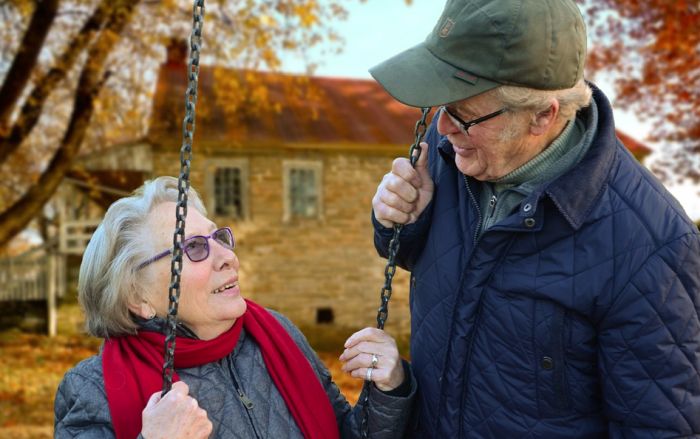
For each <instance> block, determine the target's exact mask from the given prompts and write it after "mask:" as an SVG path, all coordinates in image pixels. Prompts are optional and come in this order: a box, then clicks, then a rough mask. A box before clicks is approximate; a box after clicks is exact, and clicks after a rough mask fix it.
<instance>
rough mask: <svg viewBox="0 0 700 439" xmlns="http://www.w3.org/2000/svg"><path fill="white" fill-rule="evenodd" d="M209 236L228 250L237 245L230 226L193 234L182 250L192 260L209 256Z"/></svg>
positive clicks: (152, 260) (152, 259) (144, 264)
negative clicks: (208, 232)
mask: <svg viewBox="0 0 700 439" xmlns="http://www.w3.org/2000/svg"><path fill="white" fill-rule="evenodd" d="M209 238H211V239H213V240H214V241H216V242H218V243H219V244H220V245H221V246H222V247H224V248H225V249H228V250H233V247H234V246H235V241H234V240H233V232H231V229H230V228H228V227H222V228H220V229H217V230H214V231H213V232H212V234H211V235H207V236H202V235H195V236H191V237H189V238H187V239H185V241H184V242H183V243H182V250H183V251H184V252H185V254H186V255H187V257H188V258H189V259H190V261H192V262H200V261H203V260H205V259H206V258H208V257H209ZM172 251H173V249H171V248H170V249H168V250H165V251H164V252H162V253H158V254H157V255H155V256H153V257H152V258H149V259H146V260H145V261H143V262H142V263H140V264H139V265H138V267H136V271H138V270H140V269H142V268H143V267H145V266H147V265H149V264H152V263H153V262H155V261H157V260H159V259H162V258H164V257H166V256H168V255H169V254H170V253H172Z"/></svg>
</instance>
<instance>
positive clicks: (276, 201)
mask: <svg viewBox="0 0 700 439" xmlns="http://www.w3.org/2000/svg"><path fill="white" fill-rule="evenodd" d="M378 149H379V151H377V152H371V151H368V150H366V149H365V150H364V151H361V152H358V151H354V150H351V149H350V150H348V149H343V148H325V149H324V148H309V149H293V148H278V149H276V148H270V147H267V148H259V149H252V148H251V149H248V150H241V149H221V150H219V151H218V152H217V151H214V152H211V153H208V154H207V155H206V156H195V157H194V159H193V165H192V172H191V182H192V186H193V187H194V188H196V189H197V190H198V191H199V192H200V195H202V198H203V199H205V200H206V199H208V196H209V194H207V187H208V184H207V181H206V180H207V175H208V174H209V170H208V169H206V166H208V165H207V163H212V162H216V159H217V157H220V158H226V159H233V158H236V159H244V160H246V162H247V168H248V202H249V206H248V212H249V214H248V218H247V219H245V220H242V221H236V222H232V220H231V219H230V218H212V219H213V220H214V221H215V222H216V223H217V224H219V225H226V224H228V225H230V226H231V228H232V229H233V232H234V235H235V237H236V246H237V250H236V253H237V254H238V257H239V259H240V261H241V273H240V278H241V290H242V292H243V294H244V296H245V297H248V298H251V299H253V300H255V301H257V302H259V303H261V304H263V305H264V306H267V307H270V308H273V309H276V310H279V311H280V312H282V313H283V314H285V315H286V316H288V317H289V318H290V319H291V320H292V321H293V322H294V323H295V324H297V325H298V326H299V327H301V328H302V329H303V330H304V331H305V333H306V334H307V336H308V337H309V338H310V339H314V340H316V341H319V340H318V339H319V338H320V339H323V338H324V337H325V338H327V336H333V337H335V338H338V337H343V336H344V337H347V336H348V335H349V334H350V333H351V332H352V331H355V330H357V329H360V328H362V327H365V326H376V314H377V308H378V306H379V304H380V298H379V295H380V291H381V288H382V286H383V284H384V267H385V265H386V260H384V259H381V258H380V257H379V256H378V255H377V253H376V251H375V250H374V245H373V240H372V226H371V221H370V209H371V200H372V196H373V195H374V192H375V190H376V186H377V184H378V183H379V181H380V180H381V178H382V176H383V175H384V174H385V173H386V172H387V171H388V170H389V169H390V167H391V162H392V160H393V159H394V157H395V156H398V155H401V154H406V151H407V148H386V147H385V148H378ZM404 149H406V151H404ZM175 150H177V149H176V148H175ZM153 159H154V167H153V169H154V171H155V173H154V175H174V176H176V175H177V172H178V170H179V156H178V155H176V154H171V153H165V152H164V151H163V150H162V149H161V150H160V151H158V152H157V153H155V154H154V155H153ZM285 160H309V161H318V162H320V163H321V164H322V196H323V201H322V205H323V211H322V215H321V217H320V218H318V219H316V218H314V219H291V220H288V221H284V219H283V215H284V199H283V196H284V191H283V163H284V161H285ZM207 207H208V208H209V210H210V211H212V209H211V208H210V207H209V206H207ZM408 280H409V275H408V273H406V272H404V271H403V270H400V269H399V270H397V274H396V276H395V278H394V293H393V295H392V299H391V302H390V306H389V319H388V322H387V325H386V329H387V330H388V331H389V332H390V333H391V334H392V335H394V336H395V337H397V339H399V341H400V343H402V345H405V341H406V340H407V339H408V335H409V332H410V317H409V311H408ZM319 310H324V311H319ZM328 310H330V311H331V312H332V315H333V323H332V324H329V323H323V324H319V323H317V318H318V313H319V312H320V313H321V314H322V316H323V315H324V313H325V317H326V318H327V317H328ZM322 341H323V340H320V342H322ZM333 342H335V343H337V341H336V340H333ZM338 347H339V346H338Z"/></svg>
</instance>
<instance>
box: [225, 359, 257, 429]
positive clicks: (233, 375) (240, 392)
mask: <svg viewBox="0 0 700 439" xmlns="http://www.w3.org/2000/svg"><path fill="white" fill-rule="evenodd" d="M227 363H228V372H229V374H230V375H231V381H232V382H233V387H234V389H236V393H237V394H238V399H239V400H240V401H241V404H243V407H245V409H246V410H245V411H246V414H247V415H248V420H249V421H250V426H251V427H253V433H255V437H256V438H258V439H261V436H260V434H259V433H258V429H257V428H255V421H254V420H253V414H252V413H251V410H253V407H255V403H253V400H251V399H250V398H248V396H247V395H246V394H245V392H243V389H242V388H241V386H240V385H239V384H238V379H236V372H235V371H234V370H233V364H232V362H231V361H227Z"/></svg>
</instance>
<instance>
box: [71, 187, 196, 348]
mask: <svg viewBox="0 0 700 439" xmlns="http://www.w3.org/2000/svg"><path fill="white" fill-rule="evenodd" d="M177 197H178V186H177V179H175V178H173V177H158V178H156V179H155V180H151V181H147V182H145V183H144V184H143V186H141V187H140V188H138V189H137V190H136V191H134V193H133V194H132V195H131V196H129V197H125V198H122V199H120V200H118V201H116V202H114V204H112V205H111V206H110V207H109V209H107V212H106V213H105V216H104V219H103V220H102V223H101V224H100V225H99V227H97V230H95V233H94V234H93V235H92V238H90V242H89V243H88V245H87V247H86V249H85V253H84V254H83V261H82V263H81V264H80V276H79V278H78V300H79V301H80V304H81V306H82V307H83V310H84V311H85V317H86V322H85V327H86V329H87V332H88V333H89V334H90V335H93V336H95V337H103V338H107V337H114V336H117V335H124V334H134V333H135V332H136V328H137V327H136V324H135V323H134V321H133V319H132V317H131V314H130V312H129V308H128V305H129V303H134V304H136V303H139V302H140V301H141V300H144V298H145V297H147V294H146V293H147V291H146V290H145V288H144V284H148V283H149V282H144V281H145V280H146V276H147V274H146V272H147V270H140V271H137V270H136V267H138V265H139V264H140V263H141V262H143V261H144V260H146V259H147V258H149V257H151V256H153V254H152V253H153V252H154V251H156V249H154V247H153V245H151V242H150V240H149V238H148V236H149V235H148V231H147V230H146V219H147V217H148V214H149V213H150V212H151V211H152V210H153V208H155V207H156V206H157V205H159V204H161V203H164V202H169V201H172V202H176V201H177ZM188 208H195V209H197V210H198V211H199V212H200V213H201V214H202V215H204V216H206V209H205V208H204V205H203V204H202V200H201V199H200V197H199V195H198V194H197V192H196V191H195V190H194V189H192V188H190V190H189V192H188ZM174 217H175V211H174V209H173V218H174ZM157 250H158V251H160V249H157ZM163 294H166V292H163Z"/></svg>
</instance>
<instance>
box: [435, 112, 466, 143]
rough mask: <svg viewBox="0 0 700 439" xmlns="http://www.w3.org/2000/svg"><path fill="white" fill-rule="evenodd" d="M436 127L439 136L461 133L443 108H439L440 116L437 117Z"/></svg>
mask: <svg viewBox="0 0 700 439" xmlns="http://www.w3.org/2000/svg"><path fill="white" fill-rule="evenodd" d="M437 129H438V133H440V135H441V136H446V135H448V134H457V133H461V131H460V130H459V127H458V126H457V125H456V124H455V123H454V122H453V121H452V119H451V118H450V116H449V115H448V114H447V112H446V111H445V110H444V109H440V118H439V119H438V124H437Z"/></svg>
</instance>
